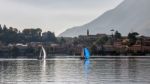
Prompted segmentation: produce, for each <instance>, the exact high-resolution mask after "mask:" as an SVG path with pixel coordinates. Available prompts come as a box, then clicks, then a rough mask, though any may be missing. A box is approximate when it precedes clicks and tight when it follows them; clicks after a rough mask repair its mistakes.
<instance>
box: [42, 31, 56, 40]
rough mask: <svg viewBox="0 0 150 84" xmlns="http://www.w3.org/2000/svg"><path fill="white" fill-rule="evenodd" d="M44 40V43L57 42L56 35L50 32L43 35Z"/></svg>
mask: <svg viewBox="0 0 150 84" xmlns="http://www.w3.org/2000/svg"><path fill="white" fill-rule="evenodd" d="M42 39H43V42H56V41H57V39H56V37H55V34H54V33H53V32H50V31H48V32H45V33H43V34H42Z"/></svg>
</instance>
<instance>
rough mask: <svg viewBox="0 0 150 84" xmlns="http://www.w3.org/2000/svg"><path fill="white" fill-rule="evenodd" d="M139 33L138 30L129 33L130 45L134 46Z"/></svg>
mask: <svg viewBox="0 0 150 84" xmlns="http://www.w3.org/2000/svg"><path fill="white" fill-rule="evenodd" d="M138 35H139V33H137V32H133V33H129V34H128V39H129V43H128V45H129V46H132V45H134V44H135V43H136V41H137V36H138Z"/></svg>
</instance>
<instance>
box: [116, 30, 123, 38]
mask: <svg viewBox="0 0 150 84" xmlns="http://www.w3.org/2000/svg"><path fill="white" fill-rule="evenodd" d="M121 37H122V36H121V33H119V32H118V31H116V32H115V39H120V38H121Z"/></svg>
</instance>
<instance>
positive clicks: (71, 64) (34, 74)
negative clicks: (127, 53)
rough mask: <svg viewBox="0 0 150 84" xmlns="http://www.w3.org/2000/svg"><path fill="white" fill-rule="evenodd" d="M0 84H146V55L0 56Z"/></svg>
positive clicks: (149, 80)
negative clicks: (5, 57)
mask: <svg viewBox="0 0 150 84" xmlns="http://www.w3.org/2000/svg"><path fill="white" fill-rule="evenodd" d="M0 84H150V58H145V59H144V58H142V59H140V58H130V59H127V58H126V59H108V58H107V59H104V58H103V59H102V58H97V59H91V60H86V61H83V60H80V59H73V58H71V59H67V58H66V59H59V58H55V59H48V60H46V61H39V60H35V59H18V60H14V59H9V60H7V59H0Z"/></svg>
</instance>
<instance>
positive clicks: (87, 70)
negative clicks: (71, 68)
mask: <svg viewBox="0 0 150 84" xmlns="http://www.w3.org/2000/svg"><path fill="white" fill-rule="evenodd" d="M89 73H90V60H89V59H86V60H84V75H85V82H86V84H89V79H88V78H89V76H90V75H89Z"/></svg>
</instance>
